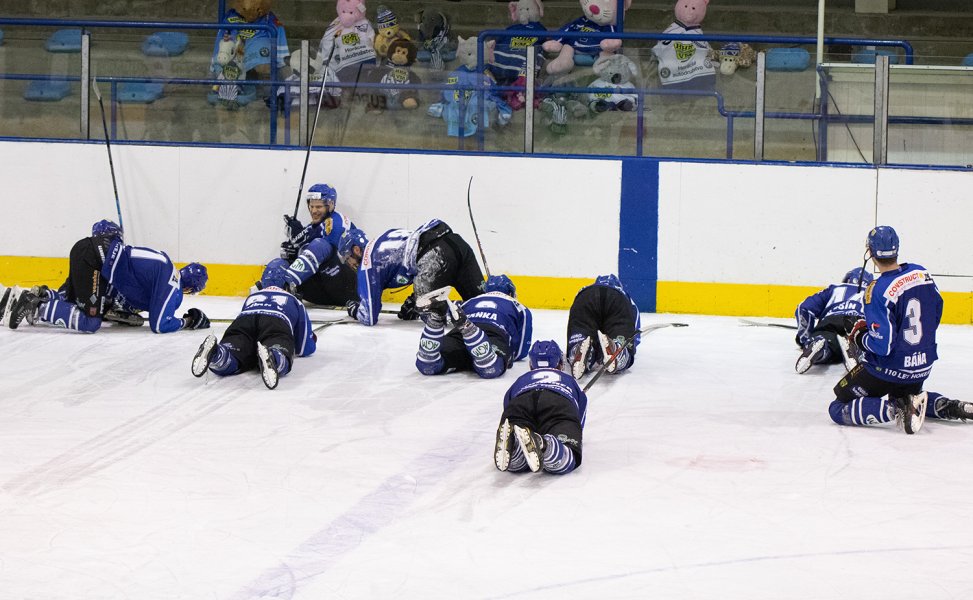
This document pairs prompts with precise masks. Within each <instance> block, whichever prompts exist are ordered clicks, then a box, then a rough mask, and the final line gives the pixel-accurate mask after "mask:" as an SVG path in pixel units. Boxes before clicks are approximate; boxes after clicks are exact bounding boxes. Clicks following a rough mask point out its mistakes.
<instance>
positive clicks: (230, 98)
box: [213, 32, 246, 110]
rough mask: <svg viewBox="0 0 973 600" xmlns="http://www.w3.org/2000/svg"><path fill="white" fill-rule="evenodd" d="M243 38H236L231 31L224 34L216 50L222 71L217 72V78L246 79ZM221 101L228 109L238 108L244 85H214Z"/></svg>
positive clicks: (217, 61)
mask: <svg viewBox="0 0 973 600" xmlns="http://www.w3.org/2000/svg"><path fill="white" fill-rule="evenodd" d="M243 47H244V44H243V40H240V39H237V38H234V37H233V36H231V35H230V34H229V32H227V33H224V34H223V39H222V40H220V43H219V45H218V47H217V51H216V64H217V65H219V67H220V71H219V73H217V74H216V78H217V79H222V80H226V81H232V82H236V81H239V80H241V79H244V77H245V75H246V72H245V71H244V69H243V63H244V58H243ZM213 91H214V92H216V97H217V99H218V100H219V103H220V104H221V105H222V106H223V107H225V108H227V109H228V110H237V109H239V108H240V106H241V103H240V100H239V97H240V94H241V93H242V92H243V87H242V86H241V85H239V84H237V83H221V84H218V85H214V86H213Z"/></svg>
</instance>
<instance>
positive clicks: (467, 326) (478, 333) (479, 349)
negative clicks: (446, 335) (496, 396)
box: [462, 321, 507, 379]
mask: <svg viewBox="0 0 973 600" xmlns="http://www.w3.org/2000/svg"><path fill="white" fill-rule="evenodd" d="M462 331H463V344H464V345H465V346H466V351H467V352H469V353H470V356H472V357H473V369H474V370H475V371H476V374H477V375H479V376H480V377H482V378H484V379H493V378H494V377H500V376H501V375H503V373H504V371H506V370H507V366H506V364H505V363H504V362H503V360H502V359H501V358H500V356H499V355H498V354H497V351H496V349H495V348H494V347H493V344H491V343H490V340H488V339H487V336H486V334H485V333H483V330H482V329H480V328H479V327H477V326H476V325H475V324H474V323H473V322H471V321H467V322H466V323H464V324H463V329H462Z"/></svg>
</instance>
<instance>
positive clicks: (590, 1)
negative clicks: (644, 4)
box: [543, 0, 632, 75]
mask: <svg viewBox="0 0 973 600" xmlns="http://www.w3.org/2000/svg"><path fill="white" fill-rule="evenodd" d="M580 2H581V12H582V13H583V15H582V16H581V17H579V18H577V19H575V20H574V21H571V22H570V23H566V24H565V25H564V26H562V27H561V28H560V29H559V30H558V31H559V32H564V33H586V32H592V33H614V32H615V22H616V16H617V15H616V14H615V11H616V7H617V5H618V3H617V0H580ZM631 5H632V0H625V10H628V8H629V7H630V6H631ZM543 47H544V51H545V52H550V53H552V54H556V55H557V56H556V57H555V58H554V59H553V60H551V61H550V62H548V63H547V67H546V69H547V72H548V73H550V74H551V75H559V74H562V73H568V72H570V71H571V70H572V69H573V68H574V66H575V65H579V66H591V65H593V64H594V63H595V58H596V57H597V56H598V55H599V54H601V53H606V54H611V53H614V52H617V51H618V49H619V48H621V47H622V41H621V40H617V39H599V38H595V37H578V38H560V39H556V40H548V41H546V42H544V46H543Z"/></svg>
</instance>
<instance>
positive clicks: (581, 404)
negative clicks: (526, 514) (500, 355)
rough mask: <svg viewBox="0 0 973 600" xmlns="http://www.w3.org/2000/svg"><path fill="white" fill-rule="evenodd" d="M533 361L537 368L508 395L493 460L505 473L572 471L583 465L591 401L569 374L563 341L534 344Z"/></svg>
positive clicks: (518, 379) (532, 366)
mask: <svg viewBox="0 0 973 600" xmlns="http://www.w3.org/2000/svg"><path fill="white" fill-rule="evenodd" d="M529 357H530V358H529V360H530V368H531V370H530V371H528V372H527V373H524V374H523V375H521V376H520V377H518V378H517V381H515V382H514V384H513V385H512V386H510V389H509V390H507V393H506V394H505V395H504V397H503V415H501V417H500V426H499V427H497V442H496V445H495V447H494V452H493V460H494V462H495V464H496V465H497V468H498V469H500V470H501V471H514V472H518V471H527V470H528V469H529V470H531V471H533V472H535V473H536V472H537V471H540V470H541V469H543V470H544V471H546V472H548V473H553V474H555V475H563V474H565V473H570V472H571V471H573V470H575V469H576V468H578V467H580V466H581V430H582V429H584V421H585V415H586V414H587V410H588V397H587V396H586V395H585V393H584V391H582V390H581V388H580V387H578V383H577V381H575V380H574V378H573V377H572V376H571V375H569V374H567V373H565V372H564V371H563V369H564V354H563V353H562V352H561V348H560V347H559V346H558V345H557V342H555V341H537V342H534V345H533V346H532V347H531V349H530V354H529Z"/></svg>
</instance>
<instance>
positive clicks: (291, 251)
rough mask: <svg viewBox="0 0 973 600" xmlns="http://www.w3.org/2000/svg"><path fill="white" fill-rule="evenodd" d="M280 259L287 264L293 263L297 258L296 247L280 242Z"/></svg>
mask: <svg viewBox="0 0 973 600" xmlns="http://www.w3.org/2000/svg"><path fill="white" fill-rule="evenodd" d="M280 257H281V258H283V259H284V260H285V261H287V262H288V264H290V263H292V262H294V259H296V258H297V246H295V245H294V244H292V243H290V242H282V243H281V245H280Z"/></svg>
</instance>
